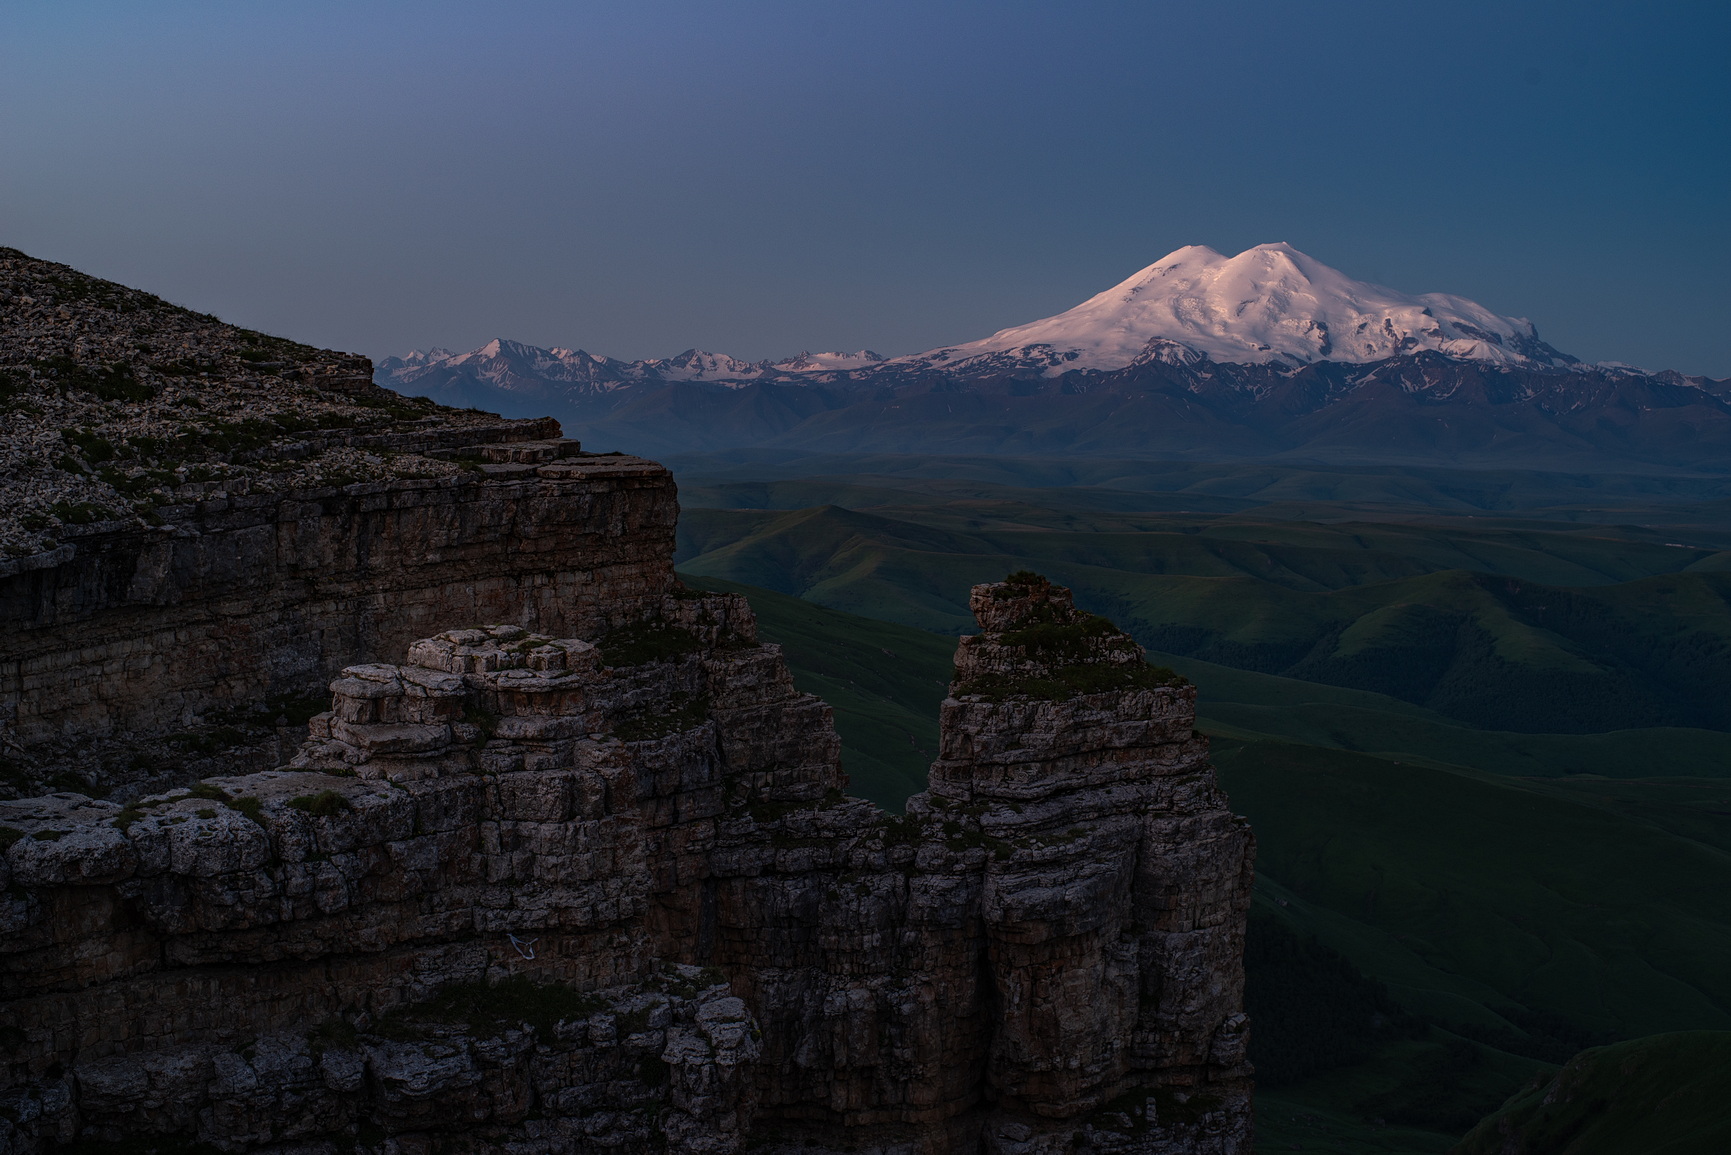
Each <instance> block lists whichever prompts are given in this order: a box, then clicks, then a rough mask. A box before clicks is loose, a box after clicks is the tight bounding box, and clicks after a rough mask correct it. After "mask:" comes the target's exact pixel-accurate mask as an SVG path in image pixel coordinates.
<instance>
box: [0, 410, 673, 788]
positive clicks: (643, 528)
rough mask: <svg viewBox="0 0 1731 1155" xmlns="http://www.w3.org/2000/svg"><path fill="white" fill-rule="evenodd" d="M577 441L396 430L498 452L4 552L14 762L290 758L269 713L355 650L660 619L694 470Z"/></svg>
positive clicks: (185, 506)
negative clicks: (588, 450) (452, 471)
mask: <svg viewBox="0 0 1731 1155" xmlns="http://www.w3.org/2000/svg"><path fill="white" fill-rule="evenodd" d="M549 433H550V434H551V435H552V437H551V439H548V438H541V439H539V440H529V441H525V440H523V438H524V436H525V435H529V436H531V437H534V436H536V435H540V434H549ZM557 433H558V427H557V426H556V425H554V424H553V423H551V422H514V423H499V424H496V425H493V426H480V427H458V428H456V429H449V430H446V429H431V430H428V431H425V432H422V433H418V434H405V435H400V436H396V437H394V438H385V440H391V441H392V443H393V444H394V445H395V446H396V449H397V450H400V451H402V452H409V451H410V450H418V451H421V452H435V453H436V452H451V453H464V454H466V455H469V456H472V457H474V458H477V459H478V460H476V461H474V462H473V463H472V464H471V465H470V468H468V469H467V470H465V471H464V472H462V473H460V474H457V475H454V476H450V477H437V478H425V479H395V480H389V481H385V480H380V481H372V482H360V483H353V484H349V485H346V486H341V487H327V488H323V489H311V490H289V491H287V492H269V491H266V492H259V493H233V494H231V493H227V492H224V493H222V494H221V495H219V496H207V497H205V498H203V499H200V500H196V501H187V502H184V503H180V504H170V505H165V506H162V507H159V509H158V512H157V516H158V518H159V520H160V522H161V524H160V525H156V526H146V525H137V524H125V525H121V524H105V525H97V526H91V527H85V529H81V528H79V527H63V528H62V530H61V531H60V532H61V535H62V539H63V540H62V541H61V543H60V545H59V546H58V548H57V549H56V551H55V552H54V554H53V555H51V556H44V557H39V558H34V559H29V560H31V561H32V562H33V563H34V564H33V565H32V566H29V567H26V566H24V565H22V564H20V563H17V562H14V563H11V564H10V565H7V564H5V563H0V615H3V620H4V621H5V622H6V626H7V628H6V630H5V631H4V634H3V635H0V740H3V742H4V744H5V746H6V747H7V749H6V750H4V751H0V757H7V758H11V759H14V760H15V762H16V764H17V767H18V768H19V770H20V771H22V772H23V773H22V774H21V775H19V776H21V777H23V778H25V779H27V780H34V781H35V782H37V783H43V782H52V781H59V782H64V783H70V784H72V785H74V786H75V788H82V789H90V788H91V787H93V786H99V787H102V788H104V789H106V790H108V791H110V792H113V791H115V790H116V789H120V790H121V791H122V794H121V796H122V797H124V796H126V794H125V791H126V788H128V787H132V786H134V784H137V783H145V784H148V783H149V782H150V781H151V780H153V779H154V780H155V781H156V782H157V783H158V786H157V788H158V789H160V788H161V786H162V785H166V784H168V783H169V782H172V781H174V780H175V776H174V774H173V773H172V771H173V770H174V769H175V768H176V767H178V766H180V765H182V764H184V763H185V762H186V761H187V760H188V758H189V756H194V755H196V754H198V753H199V752H200V750H201V749H203V750H206V751H212V750H226V749H227V748H228V747H230V746H239V747H240V749H239V750H237V751H236V755H237V756H239V760H237V758H233V757H231V758H230V759H229V760H228V761H227V762H226V763H225V762H223V761H221V760H217V761H216V763H215V765H214V766H212V767H211V769H212V770H215V769H217V768H219V767H222V766H225V765H227V766H243V767H244V766H247V765H248V762H247V759H250V763H251V766H254V767H268V766H271V765H275V764H276V762H277V761H278V760H279V757H278V753H279V752H278V751H277V749H276V748H275V745H274V743H271V744H267V745H266V746H265V747H264V748H263V749H259V748H257V743H258V737H259V733H260V732H261V731H260V728H259V725H258V724H259V723H263V725H264V726H266V727H268V726H269V725H270V724H271V723H272V722H273V721H274V720H275V719H276V718H277V717H278V715H279V714H280V713H282V712H283V711H285V710H288V711H291V712H292V703H293V702H294V701H295V700H297V699H302V698H304V697H305V696H306V695H307V693H308V691H310V690H317V691H319V692H320V693H321V695H322V691H323V689H324V683H325V682H326V681H327V680H328V678H329V677H330V675H331V673H332V672H334V671H335V670H337V669H340V668H341V667H343V666H345V665H348V664H350V663H352V662H355V661H364V660H368V659H371V658H375V657H378V658H390V657H396V656H400V655H401V654H402V652H403V649H404V648H405V647H406V646H407V645H408V644H409V643H410V642H411V641H413V640H414V639H416V638H418V637H422V636H424V635H426V634H429V633H433V632H436V631H438V630H439V629H442V628H445V627H447V626H449V625H452V624H455V623H465V622H473V621H496V622H513V623H519V624H524V625H531V626H534V627H536V628H540V629H546V630H552V631H554V632H558V633H562V634H563V633H573V634H574V633H589V634H593V633H595V632H597V631H599V630H602V629H605V628H606V627H607V626H609V625H610V624H613V623H615V622H622V621H626V620H631V619H634V618H636V617H639V616H641V614H642V612H643V610H644V607H645V606H648V605H650V604H653V603H654V602H656V601H658V600H659V598H660V597H661V595H662V594H663V593H664V592H665V591H666V590H667V589H668V588H670V586H671V584H672V581H673V578H672V574H671V572H670V571H669V568H668V566H667V557H668V555H669V554H670V552H671V550H672V541H673V531H674V524H675V522H676V520H677V517H678V505H677V501H676V497H675V492H674V487H673V481H672V478H671V477H670V476H669V474H668V472H667V470H666V469H664V468H663V467H661V466H660V465H657V464H655V463H654V462H649V461H643V460H641V459H639V458H633V457H618V456H591V455H582V454H580V453H578V452H577V445H576V443H575V442H570V441H561V440H558V439H557ZM513 457H516V458H519V459H520V460H512V458H513ZM536 458H541V460H536ZM86 530H87V531H86ZM217 723H226V724H225V725H217ZM237 724H238V725H237ZM267 736H268V735H267ZM297 741H298V737H297ZM292 749H293V745H292V744H290V745H289V746H288V747H287V749H285V750H283V751H282V752H281V753H283V754H286V753H288V752H290V751H292ZM17 773H18V771H15V774H17ZM57 775H58V776H59V777H58V778H56V776H57ZM83 784H88V785H83ZM3 785H4V783H0V786H3Z"/></svg>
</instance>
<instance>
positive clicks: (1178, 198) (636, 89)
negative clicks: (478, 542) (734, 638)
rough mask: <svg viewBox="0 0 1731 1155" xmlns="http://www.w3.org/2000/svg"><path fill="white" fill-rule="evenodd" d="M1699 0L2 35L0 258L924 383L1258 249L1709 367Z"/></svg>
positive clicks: (1711, 260) (282, 300)
mask: <svg viewBox="0 0 1731 1155" xmlns="http://www.w3.org/2000/svg"><path fill="white" fill-rule="evenodd" d="M1727 59H1731V5H1728V4H1726V3H1724V2H1723V0H1702V2H1696V3H1687V2H1682V3H1668V2H1664V0H1648V2H1640V3H1634V2H1631V3H1593V2H1583V0H1574V2H1570V3H1549V2H1525V0H1520V2H1516V3H1509V2H1508V0H1499V2H1496V3H1480V2H1477V0H1451V2H1450V3H1446V4H1420V3H1413V2H1410V0H1362V2H1358V0H1353V2H1345V0H1340V2H1336V0H1317V2H1294V0H1262V2H1259V3H1240V2H1231V0H1189V2H1186V3H1175V2H1164V0H1119V2H1112V3H1093V2H1089V0H1063V2H1056V0H1053V2H1046V3H1023V2H1016V0H990V2H981V3H956V2H946V0H917V2H913V3H902V2H899V0H856V2H846V3H843V2H835V0H788V2H779V0H776V2H770V0H727V2H719V0H714V2H698V0H628V2H619V3H578V2H571V0H566V2H559V3H479V2H473V3H439V2H436V0H415V2H413V3H389V2H366V0H339V2H332V3H321V2H313V0H295V2H291V3H283V2H280V0H279V2H275V3H265V2H250V0H248V2H243V0H221V2H212V3H183V2H171V0H157V2H154V3H150V4H138V3H94V2H82V0H44V2H38V0H9V2H7V3H6V4H4V5H0V245H11V246H14V247H16V248H20V249H23V250H24V251H25V252H27V253H30V254H32V255H34V256H40V257H46V258H50V259H52V260H57V261H65V262H67V263H69V264H72V265H75V266H77V267H79V268H81V269H84V270H86V271H88V272H91V273H95V274H97V275H100V276H105V277H110V278H112V279H115V280H119V281H124V282H126V283H128V284H132V285H136V286H138V287H140V288H145V289H149V290H152V291H154V292H157V293H160V294H161V295H163V296H165V297H168V298H169V299H171V300H174V301H178V302H180V303H183V304H187V305H191V306H193V307H195V308H198V309H200V310H206V311H210V312H214V313H216V314H218V315H219V316H221V317H223V318H224V319H225V320H230V321H234V322H237V323H239V324H243V325H247V326H251V327H255V328H260V329H266V330H269V331H272V332H276V333H281V334H284V335H287V336H293V337H296V338H299V339H301V340H306V341H310V342H313V343H316V344H320V345H329V346H335V347H338V348H346V349H352V350H355V351H359V352H363V353H368V354H371V355H373V356H375V357H379V356H385V355H387V354H391V353H404V352H407V351H409V350H410V349H413V348H424V347H427V346H430V345H445V346H450V347H453V348H469V347H472V346H474V345H478V344H480V343H481V342H483V341H485V340H487V339H489V338H491V337H494V336H503V337H511V338H515V339H518V340H523V341H529V342H533V343H536V344H542V345H553V344H559V345H567V346H576V347H581V348H585V349H588V350H590V351H591V352H595V353H605V354H608V355H611V356H617V357H647V356H667V355H671V354H674V353H677V352H680V351H681V350H683V349H686V348H689V347H692V346H696V347H699V348H705V349H710V350H715V351H720V352H727V353H732V354H734V355H736V356H741V357H749V358H758V357H766V356H773V357H781V356H787V355H791V354H793V353H797V352H799V351H800V350H802V349H808V350H820V349H847V350H852V349H858V348H862V347H865V348H872V349H875V350H877V351H879V352H881V353H884V354H898V353H908V352H914V351H918V350H922V349H926V348H929V347H932V346H935V345H940V344H944V343H949V342H956V341H964V340H971V339H974V338H978V337H983V336H985V335H987V334H988V333H990V332H992V331H994V330H996V329H999V328H1003V327H1006V326H1009V325H1014V324H1019V323H1022V322H1025V321H1029V320H1032V319H1034V318H1036V317H1041V316H1045V315H1048V314H1051V313H1055V312H1058V311H1060V310H1063V309H1066V308H1068V307H1070V306H1071V305H1074V304H1076V303H1077V302H1079V301H1081V300H1082V299H1083V298H1085V297H1087V296H1090V295H1091V294H1093V293H1096V292H1098V291H1100V290H1101V289H1104V288H1106V287H1108V286H1109V285H1111V284H1113V283H1115V282H1116V281H1118V280H1120V279H1122V278H1123V277H1126V276H1128V275H1129V274H1130V273H1132V272H1134V271H1135V270H1137V269H1138V268H1140V267H1142V266H1144V265H1146V264H1149V263H1150V262H1152V261H1154V260H1156V259H1157V258H1159V257H1160V256H1162V255H1164V254H1165V253H1167V252H1168V251H1170V250H1172V249H1174V248H1177V247H1179V246H1180V245H1185V244H1206V245H1210V246H1212V247H1214V248H1216V249H1219V250H1220V251H1222V252H1225V253H1228V254H1231V253H1235V252H1238V251H1239V250H1241V249H1243V248H1246V247H1248V246H1250V245H1254V244H1257V243H1260V242H1264V241H1288V242H1290V243H1292V244H1293V245H1296V246H1297V247H1298V248H1300V249H1302V250H1304V251H1305V252H1307V253H1309V254H1310V255H1312V256H1313V257H1316V258H1317V259H1318V260H1321V261H1323V262H1325V263H1327V264H1330V265H1333V266H1335V267H1337V268H1339V269H1341V270H1342V271H1343V272H1345V273H1347V274H1348V275H1350V276H1353V277H1357V278H1359V279H1361V280H1369V281H1377V282H1381V283H1383V284H1386V285H1390V286H1393V287H1395V288H1398V289H1402V290H1405V291H1407V292H1413V293H1420V292H1449V293H1458V294H1461V295H1464V296H1467V297H1471V298H1473V299H1475V300H1477V301H1479V302H1481V303H1482V304H1484V305H1486V306H1488V307H1490V308H1492V309H1494V310H1496V311H1497V312H1500V313H1505V314H1510V315H1515V316H1526V317H1529V318H1531V319H1532V320H1533V321H1535V322H1536V323H1537V324H1538V326H1539V333H1540V335H1541V336H1543V337H1544V338H1546V339H1547V340H1549V341H1550V342H1551V343H1552V344H1554V345H1556V346H1557V347H1559V348H1561V349H1564V350H1566V351H1568V352H1571V353H1574V354H1575V355H1577V356H1580V357H1583V358H1586V359H1588V360H1600V359H1615V360H1621V361H1627V362H1631V363H1634V364H1638V365H1642V366H1646V367H1649V368H1676V369H1681V370H1683V371H1685V372H1691V373H1709V374H1712V375H1714V376H1720V377H1723V376H1731V289H1728V287H1727V286H1728V282H1731V69H1728V68H1727V67H1726V61H1727Z"/></svg>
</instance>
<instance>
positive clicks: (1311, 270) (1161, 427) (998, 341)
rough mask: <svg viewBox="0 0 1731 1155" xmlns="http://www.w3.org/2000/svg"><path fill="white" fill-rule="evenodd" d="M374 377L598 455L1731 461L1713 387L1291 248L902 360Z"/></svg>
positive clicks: (509, 364) (502, 369) (571, 365)
mask: <svg viewBox="0 0 1731 1155" xmlns="http://www.w3.org/2000/svg"><path fill="white" fill-rule="evenodd" d="M378 380H379V383H380V384H383V385H388V386H390V387H392V388H396V389H400V390H402V391H404V392H406V393H418V394H421V395H424V396H428V397H432V398H434V399H435V400H439V401H443V402H446V403H447V404H455V405H473V406H477V407H480V408H483V409H488V410H495V411H499V412H503V413H506V414H508V415H510V416H542V415H546V414H548V413H551V414H552V415H553V416H556V417H558V418H559V419H560V420H561V421H562V422H564V423H565V425H566V428H567V430H568V431H569V432H570V433H571V435H573V436H576V437H579V438H581V439H582V440H584V441H585V442H586V443H589V444H591V445H594V446H596V447H597V448H622V449H631V450H633V451H641V452H649V453H658V454H665V453H678V452H683V451H690V450H698V449H702V450H718V449H730V448H746V447H775V448H784V449H801V450H822V451H825V452H856V451H861V450H871V451H884V452H898V453H956V452H970V453H1016V454H1061V455H1068V454H1091V455H1100V454H1112V455H1122V456H1127V457H1139V456H1179V457H1197V456H1202V457H1265V456H1281V455H1293V454H1297V455H1314V456H1321V457H1326V458H1330V459H1350V460H1399V461H1405V462H1413V461H1432V462H1439V463H1440V462H1452V463H1461V462H1469V461H1470V462H1476V463H1482V464H1486V465H1496V466H1498V467H1505V466H1512V467H1519V468H1536V467H1540V466H1541V463H1546V466H1545V467H1556V468H1568V469H1576V468H1587V469H1593V468H1598V467H1600V466H1601V465H1602V464H1603V463H1606V462H1610V461H1620V462H1623V463H1625V464H1627V463H1631V462H1634V463H1639V466H1640V468H1649V467H1652V466H1660V467H1664V468H1672V467H1676V466H1680V465H1687V466H1688V467H1690V468H1702V469H1710V470H1715V471H1718V470H1725V471H1731V381H1711V380H1708V379H1706V378H1699V377H1684V376H1682V375H1680V374H1677V373H1672V372H1662V373H1649V372H1646V371H1644V370H1640V369H1636V368H1634V367H1632V366H1627V365H1620V364H1612V363H1607V364H1602V365H1587V364H1583V363H1581V362H1580V361H1578V360H1576V359H1575V358H1573V357H1570V356H1568V355H1567V354H1565V353H1560V352H1558V351H1557V350H1556V349H1553V348H1552V347H1551V346H1549V345H1547V344H1545V342H1544V341H1542V340H1540V339H1539V335H1538V333H1537V331H1536V330H1535V329H1534V328H1533V325H1532V322H1530V321H1527V320H1525V319H1522V318H1519V317H1505V316H1501V315H1499V314H1497V313H1493V312H1491V311H1490V310H1489V309H1486V308H1485V307H1484V306H1482V305H1479V304H1476V303H1475V302H1473V301H1469V300H1467V299H1466V298H1464V297H1455V296H1450V295H1447V294H1443V293H1427V294H1422V295H1418V296H1413V295H1410V294H1407V293H1402V292H1400V291H1398V290H1395V289H1389V288H1384V287H1382V286H1380V285H1372V284H1367V283H1365V282H1363V281H1355V280H1353V279H1352V278H1350V277H1348V276H1346V275H1345V274H1343V273H1341V272H1339V271H1338V270H1335V269H1331V268H1329V267H1328V266H1327V265H1324V264H1322V263H1321V262H1320V261H1316V260H1313V259H1312V258H1310V257H1308V256H1306V255H1304V254H1303V253H1301V252H1298V251H1297V250H1296V249H1294V248H1292V246H1290V245H1286V244H1269V245H1257V246H1256V247H1255V248H1252V249H1246V250H1245V251H1244V252H1242V253H1239V254H1238V255H1237V256H1234V257H1227V256H1224V255H1222V254H1220V253H1217V252H1215V251H1214V250H1213V249H1209V248H1206V247H1203V246H1200V245H1193V246H1189V247H1186V248H1182V249H1179V250H1178V251H1176V252H1174V253H1171V254H1168V255H1167V256H1165V257H1162V258H1161V259H1160V260H1158V261H1155V262H1154V263H1153V264H1152V265H1149V266H1148V267H1147V268H1145V269H1143V270H1141V271H1140V272H1138V273H1136V274H1135V275H1134V276H1132V277H1130V278H1128V279H1127V280H1125V281H1123V282H1122V283H1120V284H1118V285H1115V286H1113V287H1112V288H1110V289H1108V290H1106V291H1105V292H1104V293H1100V294H1098V295H1097V296H1094V297H1091V298H1090V299H1088V300H1086V301H1084V302H1082V303H1081V304H1080V305H1077V306H1076V307H1075V308H1073V309H1069V310H1067V311H1065V312H1062V313H1059V314H1057V315H1056V316H1053V317H1047V318H1045V319H1043V320H1039V321H1034V322H1031V323H1029V324H1026V325H1017V326H1014V327H1012V328H1009V329H1003V330H1000V331H999V332H997V333H994V334H992V335H991V336H990V337H987V338H985V339H983V340H979V341H970V342H967V343H964V344H958V345H948V346H944V347H942V348H938V349H931V350H928V351H926V352H924V353H915V354H911V355H907V356H902V357H892V358H884V357H880V356H879V355H878V354H876V353H872V352H869V351H865V350H862V351H860V352H858V353H801V354H799V355H798V356H795V357H788V358H785V359H783V360H780V361H745V360H742V359H740V358H737V357H729V356H727V355H725V354H721V353H708V352H704V351H702V350H698V349H689V350H687V351H685V352H684V353H681V354H679V355H678V356H676V357H666V358H652V359H649V360H644V361H620V360H616V359H612V358H608V357H602V356H597V355H594V354H590V353H586V352H584V351H583V350H581V349H564V348H553V349H542V348H538V347H536V346H533V345H525V344H521V343H518V342H514V341H503V340H495V341H490V342H488V343H487V344H486V345H483V346H482V347H481V348H479V349H474V350H471V351H469V352H467V353H453V352H451V351H450V350H448V349H429V350H426V351H424V352H419V353H412V354H410V355H409V356H407V357H401V358H397V357H393V358H389V359H387V360H385V361H383V362H381V363H380V365H379V367H378Z"/></svg>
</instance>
